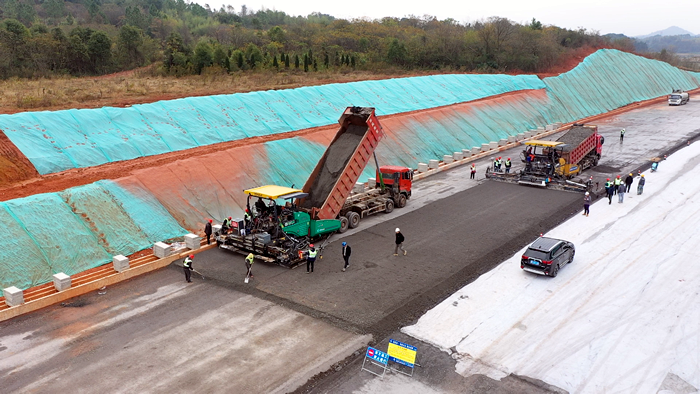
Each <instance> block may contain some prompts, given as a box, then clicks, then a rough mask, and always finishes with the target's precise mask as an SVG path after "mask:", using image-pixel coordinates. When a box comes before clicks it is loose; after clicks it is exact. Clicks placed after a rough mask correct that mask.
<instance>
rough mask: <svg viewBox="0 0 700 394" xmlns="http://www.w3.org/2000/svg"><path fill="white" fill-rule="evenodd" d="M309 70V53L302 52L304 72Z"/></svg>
mask: <svg viewBox="0 0 700 394" xmlns="http://www.w3.org/2000/svg"><path fill="white" fill-rule="evenodd" d="M307 71H309V55H307V54H306V53H305V54H304V72H307Z"/></svg>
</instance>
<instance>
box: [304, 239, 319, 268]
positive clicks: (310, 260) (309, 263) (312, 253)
mask: <svg viewBox="0 0 700 394" xmlns="http://www.w3.org/2000/svg"><path fill="white" fill-rule="evenodd" d="M317 254H318V250H316V249H315V248H314V244H311V245H309V256H308V257H307V258H306V273H307V274H310V273H311V272H314V263H315V262H316V255H317ZM309 268H311V272H309Z"/></svg>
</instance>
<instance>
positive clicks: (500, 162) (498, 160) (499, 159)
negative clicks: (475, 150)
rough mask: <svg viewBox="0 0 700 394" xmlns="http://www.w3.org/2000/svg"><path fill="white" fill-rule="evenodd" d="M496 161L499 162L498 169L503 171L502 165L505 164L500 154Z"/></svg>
mask: <svg viewBox="0 0 700 394" xmlns="http://www.w3.org/2000/svg"><path fill="white" fill-rule="evenodd" d="M496 163H497V164H498V171H499V172H500V171H501V165H503V161H502V160H501V157H500V156H498V159H497V160H496Z"/></svg>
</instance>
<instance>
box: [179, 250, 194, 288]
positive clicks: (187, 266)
mask: <svg viewBox="0 0 700 394" xmlns="http://www.w3.org/2000/svg"><path fill="white" fill-rule="evenodd" d="M192 259H194V255H193V254H191V255H189V256H187V257H185V261H184V262H183V263H182V267H183V268H184V270H185V280H186V281H187V282H188V283H189V282H192V281H191V280H190V276H191V275H192V270H193V269H194V268H192Z"/></svg>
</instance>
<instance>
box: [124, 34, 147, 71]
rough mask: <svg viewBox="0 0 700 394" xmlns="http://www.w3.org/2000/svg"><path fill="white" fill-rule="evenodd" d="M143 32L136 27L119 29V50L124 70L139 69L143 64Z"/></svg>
mask: <svg viewBox="0 0 700 394" xmlns="http://www.w3.org/2000/svg"><path fill="white" fill-rule="evenodd" d="M142 46H143V31H142V30H141V29H139V28H138V27H135V26H130V25H126V26H122V28H121V29H119V37H118V39H117V49H118V53H119V57H120V62H121V64H122V67H123V68H124V69H130V68H134V67H139V66H141V65H142V64H143V62H144V60H145V56H144V53H143V48H142Z"/></svg>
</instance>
